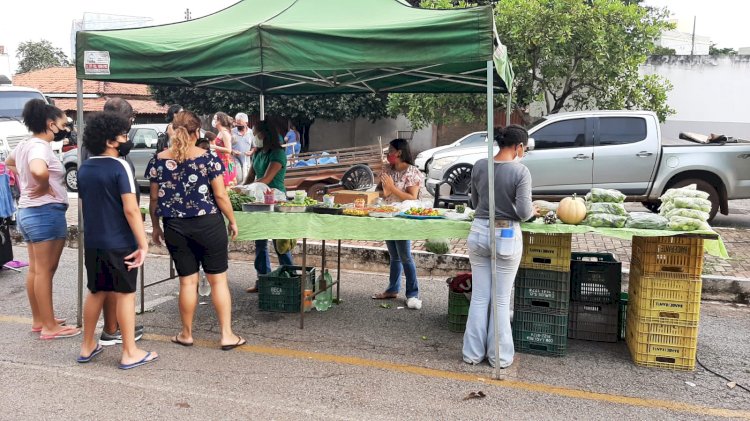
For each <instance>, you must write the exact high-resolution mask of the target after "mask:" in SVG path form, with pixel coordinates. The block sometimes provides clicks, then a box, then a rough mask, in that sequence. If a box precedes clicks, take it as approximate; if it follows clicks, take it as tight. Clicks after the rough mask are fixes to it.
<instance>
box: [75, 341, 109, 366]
mask: <svg viewBox="0 0 750 421" xmlns="http://www.w3.org/2000/svg"><path fill="white" fill-rule="evenodd" d="M102 351H104V347H103V346H101V345H96V349H94V350H93V351H91V354H90V355H89V356H88V357H82V356H80V355H79V356H78V358H77V359H76V361H78V362H79V363H81V364H85V363H87V362H89V361H91V360H93V359H94V357H96V356H97V355H99V354H101V353H102Z"/></svg>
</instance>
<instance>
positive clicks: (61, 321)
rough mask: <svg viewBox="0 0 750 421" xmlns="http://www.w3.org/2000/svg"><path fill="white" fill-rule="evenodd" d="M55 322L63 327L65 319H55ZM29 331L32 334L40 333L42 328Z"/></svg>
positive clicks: (33, 328)
mask: <svg viewBox="0 0 750 421" xmlns="http://www.w3.org/2000/svg"><path fill="white" fill-rule="evenodd" d="M55 321H56V322H57V324H58V325H60V326H65V322H66V320H65V319H55ZM31 331H32V332H33V333H41V331H42V328H41V327H32V328H31Z"/></svg>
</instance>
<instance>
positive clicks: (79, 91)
mask: <svg viewBox="0 0 750 421" xmlns="http://www.w3.org/2000/svg"><path fill="white" fill-rule="evenodd" d="M76 120H78V122H77V125H78V152H77V154H78V163H79V164H78V168H81V167H80V163H81V162H82V157H81V148H82V147H83V79H76ZM77 200H78V300H77V301H78V311H77V313H76V324H77V326H78V327H81V326H83V319H82V314H83V208H82V206H81V204H82V202H81V198H80V196H79V197H78V199H77Z"/></svg>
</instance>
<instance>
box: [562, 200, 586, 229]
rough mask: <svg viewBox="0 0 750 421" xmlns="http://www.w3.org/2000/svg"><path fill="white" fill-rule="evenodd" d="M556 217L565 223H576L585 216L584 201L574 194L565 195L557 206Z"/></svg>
mask: <svg viewBox="0 0 750 421" xmlns="http://www.w3.org/2000/svg"><path fill="white" fill-rule="evenodd" d="M557 217H558V218H559V219H560V220H561V221H563V222H564V223H566V224H570V225H578V224H580V223H581V221H583V219H584V218H586V203H585V202H584V201H583V199H581V198H580V197H577V196H576V195H575V194H573V196H572V197H566V198H565V199H563V200H561V201H560V205H558V207H557Z"/></svg>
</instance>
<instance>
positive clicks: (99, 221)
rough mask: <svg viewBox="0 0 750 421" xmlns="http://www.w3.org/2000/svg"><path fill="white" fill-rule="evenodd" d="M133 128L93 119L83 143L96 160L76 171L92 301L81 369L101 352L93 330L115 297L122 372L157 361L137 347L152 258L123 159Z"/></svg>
mask: <svg viewBox="0 0 750 421" xmlns="http://www.w3.org/2000/svg"><path fill="white" fill-rule="evenodd" d="M129 128H130V122H129V121H128V120H127V119H125V118H123V117H122V116H120V115H118V114H115V113H111V112H103V113H96V114H94V115H93V116H92V117H91V118H90V119H89V121H88V123H87V125H86V128H85V130H84V136H83V143H84V146H85V147H86V149H88V150H89V151H90V152H91V153H92V154H93V155H96V156H92V157H91V158H90V159H88V160H86V161H85V162H84V163H83V165H81V168H80V169H79V171H78V189H79V195H80V197H81V200H82V202H83V208H82V209H83V217H84V221H85V223H84V247H85V262H86V274H87V278H88V289H89V291H90V293H89V295H88V296H87V297H86V303H85V305H84V309H83V310H84V314H83V317H84V318H83V343H82V344H81V354H80V356H79V357H78V362H79V363H87V362H89V361H91V360H92V359H93V358H94V357H95V356H97V355H98V354H99V353H101V352H102V350H103V347H102V346H101V345H100V344H98V343H97V340H96V338H95V337H94V330H95V329H96V323H97V321H98V320H99V316H100V315H101V312H102V305H103V304H104V300H105V299H106V298H107V296H108V295H109V294H114V295H115V296H116V297H117V323H118V324H119V325H120V331H121V332H122V357H121V359H120V365H119V367H120V368H121V369H123V370H127V369H130V368H135V367H138V366H141V365H144V364H148V363H150V362H153V361H156V359H157V358H158V355H157V354H156V353H155V352H147V351H144V350H141V349H139V348H138V347H137V346H136V344H135V335H134V330H135V290H136V280H137V276H138V267H140V266H141V265H142V264H143V261H144V259H145V258H146V253H147V252H148V242H147V240H146V233H145V231H144V229H143V220H142V219H141V212H140V209H139V208H138V202H137V200H136V194H135V193H136V188H137V187H136V185H135V183H134V182H133V174H132V172H131V169H130V166H129V165H128V163H127V162H126V161H125V160H124V159H122V157H124V156H126V155H127V154H128V153H129V152H130V149H131V148H132V147H133V142H132V141H130V140H128V130H129Z"/></svg>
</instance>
